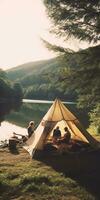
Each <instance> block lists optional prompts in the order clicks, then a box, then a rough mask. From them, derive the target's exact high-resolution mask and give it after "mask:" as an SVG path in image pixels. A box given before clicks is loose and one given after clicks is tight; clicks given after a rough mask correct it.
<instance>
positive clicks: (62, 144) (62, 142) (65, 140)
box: [57, 127, 72, 153]
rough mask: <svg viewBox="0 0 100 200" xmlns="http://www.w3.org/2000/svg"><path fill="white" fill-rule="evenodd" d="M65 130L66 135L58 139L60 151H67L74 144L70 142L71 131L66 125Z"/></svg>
mask: <svg viewBox="0 0 100 200" xmlns="http://www.w3.org/2000/svg"><path fill="white" fill-rule="evenodd" d="M64 130H65V134H64V136H63V137H62V138H61V139H59V140H58V141H57V143H58V150H59V152H60V153H64V152H67V151H68V150H69V149H70V148H71V146H72V145H71V144H70V139H71V133H70V132H69V130H68V128H67V127H65V128H64Z"/></svg>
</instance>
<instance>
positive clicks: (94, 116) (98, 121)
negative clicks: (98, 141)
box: [90, 103, 100, 133]
mask: <svg viewBox="0 0 100 200" xmlns="http://www.w3.org/2000/svg"><path fill="white" fill-rule="evenodd" d="M90 120H91V122H92V123H91V126H94V127H96V129H97V133H100V103H98V104H97V105H96V107H95V108H94V109H93V110H92V112H91V113H90Z"/></svg>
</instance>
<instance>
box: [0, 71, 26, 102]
mask: <svg viewBox="0 0 100 200" xmlns="http://www.w3.org/2000/svg"><path fill="white" fill-rule="evenodd" d="M22 97H23V92H22V88H21V85H20V84H19V83H18V82H15V83H13V82H11V81H10V80H9V79H8V77H7V74H6V72H4V71H3V70H2V69H0V102H11V101H21V99H22Z"/></svg>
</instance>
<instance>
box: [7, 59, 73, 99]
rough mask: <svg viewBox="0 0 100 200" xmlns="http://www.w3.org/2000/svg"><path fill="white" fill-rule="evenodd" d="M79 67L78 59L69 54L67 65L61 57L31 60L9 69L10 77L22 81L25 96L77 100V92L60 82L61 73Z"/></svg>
mask: <svg viewBox="0 0 100 200" xmlns="http://www.w3.org/2000/svg"><path fill="white" fill-rule="evenodd" d="M73 65H74V66H75V67H77V60H76V59H75V58H73V59H72V56H69V59H68V61H67V62H66V66H65V65H63V64H62V63H61V57H57V58H53V59H50V60H46V61H38V62H33V63H32V62H31V63H27V64H24V65H21V66H18V67H16V68H12V69H10V70H8V71H7V73H8V77H9V78H10V79H11V80H13V81H16V80H17V81H18V82H20V83H21V85H22V87H23V89H24V98H29V99H47V100H48V99H49V100H53V99H55V98H56V97H59V98H60V99H62V100H75V97H76V92H74V91H72V90H69V88H68V87H66V88H65V87H63V83H62V84H60V80H59V74H61V73H62V72H63V71H64V70H65V71H67V70H68V71H69V68H70V67H72V66H73Z"/></svg>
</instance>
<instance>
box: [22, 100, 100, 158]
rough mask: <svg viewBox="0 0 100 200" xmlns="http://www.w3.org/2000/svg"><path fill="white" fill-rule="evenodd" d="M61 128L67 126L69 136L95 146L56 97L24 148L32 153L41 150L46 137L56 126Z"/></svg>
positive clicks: (88, 135)
mask: <svg viewBox="0 0 100 200" xmlns="http://www.w3.org/2000/svg"><path fill="white" fill-rule="evenodd" d="M58 125H59V127H60V130H61V132H62V134H63V129H64V127H65V126H67V127H68V128H69V130H70V132H71V138H75V139H78V140H81V141H84V142H87V143H90V144H91V146H93V147H97V146H98V142H97V141H96V140H95V139H94V138H93V137H92V136H91V135H90V134H89V133H88V132H87V131H86V130H85V129H84V128H83V126H82V125H81V123H80V122H79V120H78V119H77V118H76V117H75V116H74V115H73V114H72V113H71V112H70V111H69V110H68V109H67V108H66V107H65V105H64V104H63V103H62V102H61V101H60V100H58V99H56V100H55V101H54V103H53V104H52V106H51V107H50V109H49V110H48V112H47V113H46V114H45V116H44V117H43V119H42V120H41V122H40V124H39V126H38V127H37V129H36V130H35V132H34V133H33V135H32V136H31V137H30V138H29V139H28V141H27V142H26V146H25V149H26V150H27V151H28V152H29V153H30V154H31V155H32V154H33V153H34V152H35V151H36V150H43V147H44V145H45V142H46V140H47V138H49V137H50V136H52V133H53V130H54V128H55V127H56V126H58Z"/></svg>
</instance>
